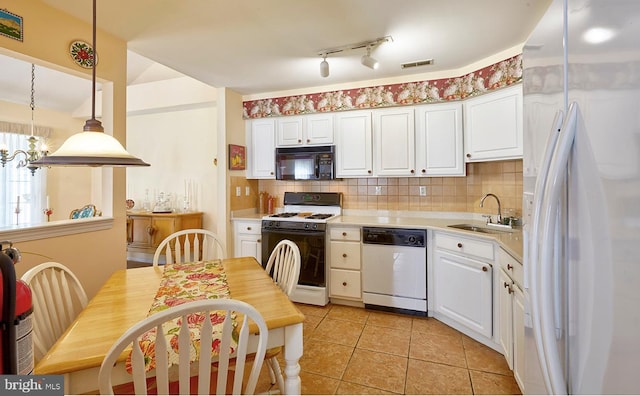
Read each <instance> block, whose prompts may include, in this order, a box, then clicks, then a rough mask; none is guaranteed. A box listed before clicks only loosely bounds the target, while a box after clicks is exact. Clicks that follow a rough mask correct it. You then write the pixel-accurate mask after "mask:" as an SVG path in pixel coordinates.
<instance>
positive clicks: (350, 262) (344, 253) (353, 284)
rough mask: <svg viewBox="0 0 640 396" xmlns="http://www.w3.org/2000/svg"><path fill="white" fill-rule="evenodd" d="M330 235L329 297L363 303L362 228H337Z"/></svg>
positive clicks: (331, 230) (332, 229)
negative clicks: (361, 270) (361, 271)
mask: <svg viewBox="0 0 640 396" xmlns="http://www.w3.org/2000/svg"><path fill="white" fill-rule="evenodd" d="M329 235H330V236H329V238H330V239H331V242H330V245H329V268H330V271H329V296H330V297H335V298H346V299H350V300H357V301H362V277H361V274H360V268H361V264H360V261H361V260H360V228H359V227H357V228H356V227H335V228H331V229H330V231H329Z"/></svg>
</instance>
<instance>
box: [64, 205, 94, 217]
mask: <svg viewBox="0 0 640 396" xmlns="http://www.w3.org/2000/svg"><path fill="white" fill-rule="evenodd" d="M96 216H102V211H100V210H97V209H96V206H95V205H93V204H89V205H84V206H83V207H81V208H80V209H74V210H72V211H71V213H69V218H70V219H84V218H87V217H96Z"/></svg>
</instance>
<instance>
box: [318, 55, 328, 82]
mask: <svg viewBox="0 0 640 396" xmlns="http://www.w3.org/2000/svg"><path fill="white" fill-rule="evenodd" d="M320 75H321V76H322V77H329V62H327V54H324V55H323V56H322V62H320Z"/></svg>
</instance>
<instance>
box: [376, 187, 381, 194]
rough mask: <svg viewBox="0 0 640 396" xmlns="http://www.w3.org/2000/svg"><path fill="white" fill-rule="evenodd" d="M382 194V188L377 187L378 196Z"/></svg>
mask: <svg viewBox="0 0 640 396" xmlns="http://www.w3.org/2000/svg"><path fill="white" fill-rule="evenodd" d="M380 194H382V187H380V186H376V195H380Z"/></svg>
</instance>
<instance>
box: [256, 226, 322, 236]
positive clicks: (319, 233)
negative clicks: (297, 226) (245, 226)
mask: <svg viewBox="0 0 640 396" xmlns="http://www.w3.org/2000/svg"><path fill="white" fill-rule="evenodd" d="M265 233H266V234H269V233H271V234H290V235H307V236H322V235H325V234H326V232H325V231H304V230H287V229H282V228H278V229H262V234H263V235H264V234H265Z"/></svg>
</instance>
